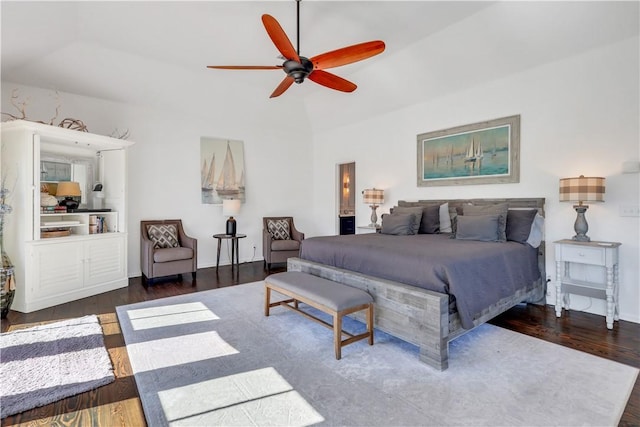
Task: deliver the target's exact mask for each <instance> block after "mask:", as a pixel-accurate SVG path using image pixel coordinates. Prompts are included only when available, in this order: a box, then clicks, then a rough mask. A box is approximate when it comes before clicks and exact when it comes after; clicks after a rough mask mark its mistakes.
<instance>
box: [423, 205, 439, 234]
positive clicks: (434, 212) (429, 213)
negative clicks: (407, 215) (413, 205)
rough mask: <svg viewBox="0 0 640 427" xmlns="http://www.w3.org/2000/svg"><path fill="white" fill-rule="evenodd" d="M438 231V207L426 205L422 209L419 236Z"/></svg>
mask: <svg viewBox="0 0 640 427" xmlns="http://www.w3.org/2000/svg"><path fill="white" fill-rule="evenodd" d="M439 231H440V205H428V206H425V207H423V208H422V220H421V221H420V229H419V230H418V233H419V234H436V233H438V232H439Z"/></svg>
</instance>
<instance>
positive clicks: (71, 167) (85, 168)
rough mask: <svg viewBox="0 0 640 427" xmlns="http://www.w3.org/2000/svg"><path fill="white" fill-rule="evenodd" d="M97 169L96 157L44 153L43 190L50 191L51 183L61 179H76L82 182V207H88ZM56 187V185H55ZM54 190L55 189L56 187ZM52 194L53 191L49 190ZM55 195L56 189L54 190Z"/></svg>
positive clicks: (41, 168) (42, 161)
mask: <svg viewBox="0 0 640 427" xmlns="http://www.w3.org/2000/svg"><path fill="white" fill-rule="evenodd" d="M96 169H97V162H96V159H92V158H84V157H83V158H70V157H66V156H62V155H59V154H54V153H42V154H41V162H40V181H41V183H42V184H45V185H43V186H41V187H42V190H43V191H48V187H52V185H51V184H56V183H58V182H60V181H75V182H78V183H79V184H80V191H81V193H82V195H81V196H80V206H79V207H80V208H86V207H87V204H88V203H90V198H91V190H92V189H91V186H92V184H93V182H94V181H95V171H96ZM53 186H54V187H55V185H53ZM52 190H55V189H54V188H53V189H52ZM48 192H49V194H51V191H48ZM53 194H54V195H55V191H54V192H53Z"/></svg>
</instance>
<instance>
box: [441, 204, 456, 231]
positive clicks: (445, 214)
mask: <svg viewBox="0 0 640 427" xmlns="http://www.w3.org/2000/svg"><path fill="white" fill-rule="evenodd" d="M438 216H439V220H440V232H441V233H451V232H452V231H453V230H451V217H450V216H449V203H445V204H443V205H440V208H439V212H438Z"/></svg>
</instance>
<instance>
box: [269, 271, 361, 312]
mask: <svg viewBox="0 0 640 427" xmlns="http://www.w3.org/2000/svg"><path fill="white" fill-rule="evenodd" d="M265 280H266V281H267V282H269V283H271V284H273V285H274V286H278V287H280V288H283V289H286V290H289V291H292V292H295V293H296V294H298V295H300V296H302V297H305V298H308V299H310V300H312V301H314V302H317V303H319V304H322V305H324V306H326V307H329V308H330V309H332V310H335V311H342V310H346V309H348V308H352V307H356V306H358V305H362V304H369V303H372V302H373V297H372V296H371V295H369V294H368V293H367V292H365V291H363V290H361V289H357V288H354V287H351V286H348V285H344V284H342V283H337V282H333V281H331V280H328V279H323V278H322V277H318V276H313V275H311V274H307V273H301V272H299V271H287V272H284V273H276V274H272V275H270V276H268V277H267V278H266V279H265Z"/></svg>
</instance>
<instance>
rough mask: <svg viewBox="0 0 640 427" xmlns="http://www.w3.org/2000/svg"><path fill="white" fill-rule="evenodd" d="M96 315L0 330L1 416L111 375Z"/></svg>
mask: <svg viewBox="0 0 640 427" xmlns="http://www.w3.org/2000/svg"><path fill="white" fill-rule="evenodd" d="M114 379H115V378H114V375H113V367H112V365H111V359H109V353H108V352H107V349H106V348H105V347H104V339H103V336H102V327H101V326H100V322H99V321H98V318H97V317H96V316H93V315H92V316H85V317H81V318H78V319H70V320H65V321H62V322H55V323H49V324H47V325H41V326H34V327H32V328H27V329H21V330H17V331H14V332H7V333H4V334H2V335H0V409H1V413H2V418H5V417H7V416H9V415H13V414H17V413H19V412H24V411H26V410H28V409H32V408H35V407H37V406H43V405H47V404H49V403H52V402H55V401H57V400H60V399H63V398H65V397H68V396H73V395H74V394H78V393H82V392H84V391H88V390H92V389H95V388H97V387H100V386H101V385H104V384H108V383H110V382H112V381H114Z"/></svg>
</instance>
